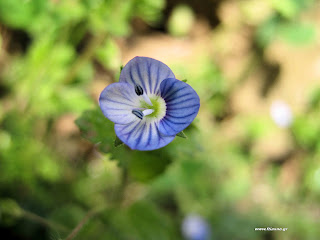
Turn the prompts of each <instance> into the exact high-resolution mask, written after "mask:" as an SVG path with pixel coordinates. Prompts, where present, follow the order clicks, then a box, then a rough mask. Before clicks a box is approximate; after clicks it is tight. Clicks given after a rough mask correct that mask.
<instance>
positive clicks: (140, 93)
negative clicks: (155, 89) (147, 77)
mask: <svg viewBox="0 0 320 240" xmlns="http://www.w3.org/2000/svg"><path fill="white" fill-rule="evenodd" d="M134 91H135V92H136V94H137V95H138V96H140V95H142V94H143V88H142V87H141V86H140V85H138V84H136V85H135V86H134Z"/></svg>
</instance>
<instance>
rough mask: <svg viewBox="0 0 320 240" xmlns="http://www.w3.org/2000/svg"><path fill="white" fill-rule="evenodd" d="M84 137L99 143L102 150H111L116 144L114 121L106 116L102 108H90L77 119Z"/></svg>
mask: <svg viewBox="0 0 320 240" xmlns="http://www.w3.org/2000/svg"><path fill="white" fill-rule="evenodd" d="M75 123H76V125H77V126H78V127H79V129H80V131H81V133H82V137H84V138H85V139H87V140H88V141H90V142H91V143H93V144H97V146H98V148H99V150H100V151H102V152H105V153H107V152H109V151H110V150H111V149H112V147H113V145H114V138H113V136H114V135H113V133H114V129H113V123H112V122H111V121H109V120H108V119H106V118H105V116H104V115H103V114H102V112H101V110H100V109H98V108H97V109H94V110H88V111H85V112H83V114H82V115H81V116H80V117H79V118H78V119H77V120H76V121H75Z"/></svg>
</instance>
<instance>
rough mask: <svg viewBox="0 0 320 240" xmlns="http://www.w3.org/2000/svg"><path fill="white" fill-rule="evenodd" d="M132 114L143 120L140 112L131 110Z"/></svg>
mask: <svg viewBox="0 0 320 240" xmlns="http://www.w3.org/2000/svg"><path fill="white" fill-rule="evenodd" d="M132 113H133V114H134V115H136V117H138V118H140V119H141V120H142V119H143V116H144V114H143V112H142V111H141V110H137V109H135V110H132Z"/></svg>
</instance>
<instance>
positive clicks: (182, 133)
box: [176, 131, 188, 138]
mask: <svg viewBox="0 0 320 240" xmlns="http://www.w3.org/2000/svg"><path fill="white" fill-rule="evenodd" d="M176 136H177V137H181V138H188V137H187V136H186V135H185V134H184V132H183V131H181V132H179V133H178V134H177V135H176Z"/></svg>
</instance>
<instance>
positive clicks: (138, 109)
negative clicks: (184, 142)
mask: <svg viewBox="0 0 320 240" xmlns="http://www.w3.org/2000/svg"><path fill="white" fill-rule="evenodd" d="M99 103H100V108H101V110H102V112H103V114H104V115H105V116H106V117H107V118H108V119H109V120H111V121H112V122H114V123H115V125H114V129H115V132H116V135H117V136H118V137H119V139H120V140H121V141H122V142H124V143H125V144H126V145H128V146H129V147H130V148H131V149H137V150H141V151H146V150H154V149H158V148H161V147H164V146H166V145H167V144H169V143H170V142H171V141H172V140H173V139H174V137H175V135H176V134H177V133H179V132H181V131H182V130H183V129H185V128H186V127H187V126H189V125H190V123H191V122H192V121H193V120H194V118H195V117H196V115H197V114H198V111H199V107H200V99H199V96H198V94H197V93H196V92H195V91H194V90H193V88H192V87H190V86H189V85H188V84H187V83H185V82H182V81H179V80H177V79H176V78H175V76H174V74H173V72H172V71H171V69H170V68H169V67H168V66H167V65H165V64H164V63H162V62H160V61H158V60H155V59H152V58H147V57H135V58H133V59H132V60H130V61H129V62H128V63H127V65H126V66H125V67H124V68H123V69H122V71H121V74H120V80H119V82H117V83H112V84H110V85H109V86H107V87H106V88H105V89H104V90H103V91H102V92H101V95H100V98H99Z"/></svg>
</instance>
